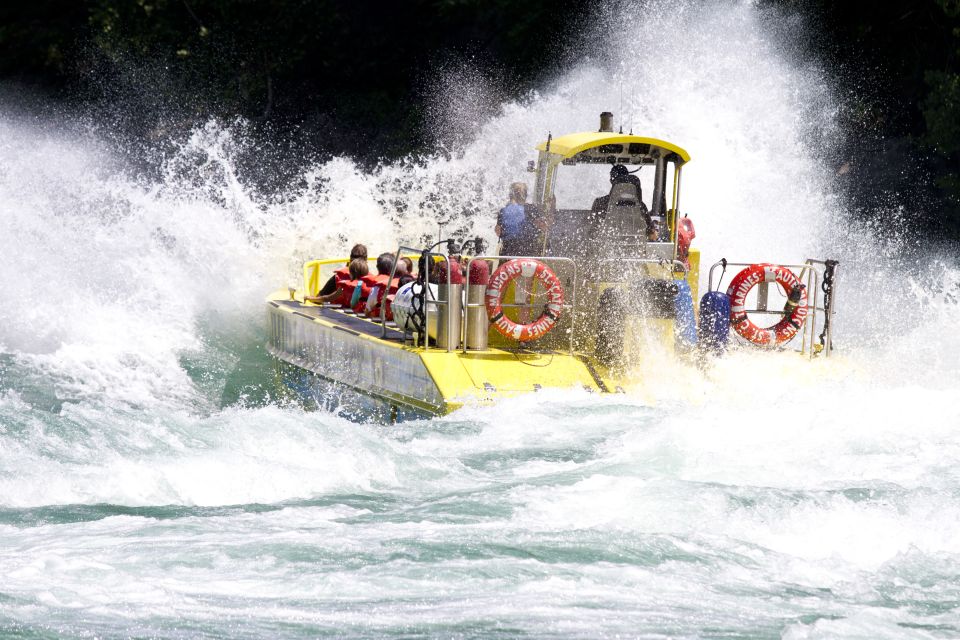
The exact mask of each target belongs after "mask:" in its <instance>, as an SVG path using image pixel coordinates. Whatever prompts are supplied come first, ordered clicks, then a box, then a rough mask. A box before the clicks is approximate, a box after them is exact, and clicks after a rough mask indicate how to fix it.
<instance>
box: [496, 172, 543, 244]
mask: <svg viewBox="0 0 960 640" xmlns="http://www.w3.org/2000/svg"><path fill="white" fill-rule="evenodd" d="M509 197H510V201H509V202H508V203H507V206H505V207H504V208H503V209H501V210H500V213H499V214H498V215H497V226H496V227H494V231H495V232H496V234H497V235H498V236H499V237H500V255H502V256H536V255H540V254H541V253H542V249H543V244H542V243H541V241H540V233H539V232H540V231H542V230H544V229H545V222H544V220H543V219H542V217H540V216H537V211H536V207H534V206H533V205H530V204H527V185H526V184H525V183H523V182H514V183H513V184H511V185H510V194H509Z"/></svg>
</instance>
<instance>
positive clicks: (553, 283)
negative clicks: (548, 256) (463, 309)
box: [484, 258, 563, 342]
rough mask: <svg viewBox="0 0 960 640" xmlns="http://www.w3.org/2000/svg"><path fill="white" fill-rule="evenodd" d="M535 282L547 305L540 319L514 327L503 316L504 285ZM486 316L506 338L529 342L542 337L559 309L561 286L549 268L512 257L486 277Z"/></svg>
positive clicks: (515, 324)
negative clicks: (542, 287) (517, 282)
mask: <svg viewBox="0 0 960 640" xmlns="http://www.w3.org/2000/svg"><path fill="white" fill-rule="evenodd" d="M520 277H524V278H533V279H535V280H539V281H540V283H541V284H542V285H543V286H544V288H545V289H546V295H547V304H546V305H545V306H544V308H543V313H541V314H540V317H539V318H537V319H536V320H534V321H533V322H530V323H528V324H517V323H516V322H514V321H513V320H511V319H510V318H508V317H507V316H506V315H504V313H503V295H504V293H505V292H506V290H507V284H509V283H510V282H512V281H514V280H516V279H517V278H520ZM484 305H485V306H486V308H487V317H488V318H490V322H492V323H493V326H494V327H496V329H497V331H499V332H500V334H501V335H503V336H504V337H506V338H510V339H512V340H519V341H520V342H529V341H531V340H536V339H538V338H542V337H543V336H545V335H546V334H547V333H549V332H550V330H551V329H553V327H554V326H556V324H557V320H558V319H559V318H560V313H561V311H562V310H563V286H562V285H561V284H560V278H558V277H557V274H555V273H554V272H553V269H551V268H550V267H548V266H547V265H546V264H544V263H543V262H541V261H539V260H534V259H533V258H514V259H513V260H507V261H506V262H504V263H503V264H502V265H500V267H499V268H498V269H497V270H496V271H494V272H493V275H491V276H490V282H489V283H488V285H487V291H486V294H485V296H484Z"/></svg>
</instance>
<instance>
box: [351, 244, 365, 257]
mask: <svg viewBox="0 0 960 640" xmlns="http://www.w3.org/2000/svg"><path fill="white" fill-rule="evenodd" d="M357 258H363V259H364V260H366V259H367V245H365V244H355V245H353V249H350V260H351V261H353V260H356V259H357Z"/></svg>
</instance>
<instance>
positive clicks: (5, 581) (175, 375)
mask: <svg viewBox="0 0 960 640" xmlns="http://www.w3.org/2000/svg"><path fill="white" fill-rule="evenodd" d="M666 7H667V5H662V4H657V3H650V4H647V5H644V9H643V10H642V11H639V10H638V11H636V12H635V14H633V15H619V16H617V17H616V20H615V21H614V22H612V23H603V24H606V25H609V24H615V25H616V27H617V28H616V29H615V30H614V31H612V32H613V33H616V34H617V35H616V36H614V37H612V38H611V41H610V46H609V47H607V48H606V53H604V52H595V54H594V55H593V56H591V57H589V58H583V57H581V58H580V59H578V60H577V61H576V62H575V63H572V64H570V65H569V66H568V67H567V68H565V69H563V70H561V71H560V72H559V73H558V74H557V76H556V79H555V80H554V81H553V82H551V83H549V84H547V85H545V86H543V87H542V88H541V89H540V90H539V91H538V92H537V93H535V94H532V95H528V96H523V97H522V98H517V99H516V100H514V101H509V102H505V103H498V106H497V107H496V108H495V109H493V110H492V111H491V110H490V109H486V110H480V109H478V108H477V107H476V106H475V105H476V104H478V103H482V102H484V100H481V99H478V96H480V97H481V98H482V96H483V95H484V92H485V91H486V92H488V93H489V94H490V95H494V94H496V91H495V87H491V88H485V87H483V86H482V84H481V85H478V86H473V87H470V90H469V91H467V90H464V91H462V92H458V91H456V90H455V89H456V87H454V89H452V90H449V91H447V92H446V93H445V94H444V96H443V100H442V102H443V103H444V104H443V107H442V108H443V109H444V110H445V111H444V112H445V113H446V114H448V115H447V117H445V118H440V117H438V119H437V121H438V122H443V123H444V127H447V128H449V129H451V131H447V132H446V133H447V134H448V135H447V138H446V139H448V140H457V141H459V142H458V143H457V145H456V146H454V147H450V148H447V149H446V150H445V151H444V152H443V153H438V154H436V155H430V156H425V157H422V158H416V159H413V158H411V159H408V160H406V161H402V162H397V163H387V164H383V165H381V166H379V167H377V168H376V169H374V170H371V171H364V170H362V169H361V168H359V167H358V165H357V164H356V163H354V162H353V161H351V160H350V159H348V158H335V159H332V160H330V161H326V162H320V163H315V164H312V165H310V166H307V167H306V168H305V169H304V170H303V172H302V174H301V175H299V176H298V178H297V179H296V180H295V181H293V182H292V183H291V184H290V185H289V186H287V187H284V188H282V189H281V190H280V191H278V192H265V191H263V190H262V189H261V188H258V187H256V186H254V184H255V183H254V182H253V181H251V180H249V179H247V178H245V177H244V175H243V172H242V171H241V170H239V169H238V167H239V166H240V165H241V162H240V161H239V159H240V158H241V157H246V155H245V154H247V155H248V154H251V153H256V149H253V148H251V144H252V143H251V142H250V141H249V139H248V138H247V136H246V133H245V131H246V127H247V126H248V125H245V124H243V123H218V122H207V123H201V124H198V125H197V126H196V127H195V128H194V129H192V130H191V131H190V132H189V133H188V134H186V135H184V136H182V137H180V138H177V139H175V140H170V141H169V143H170V146H171V147H172V148H173V151H170V152H167V153H166V154H165V155H163V156H162V158H161V160H160V161H158V162H157V163H156V167H155V171H153V172H152V173H143V172H141V171H140V170H139V169H138V168H136V167H134V166H133V165H132V164H131V163H130V162H129V159H128V158H127V157H126V156H125V153H124V150H123V149H118V148H117V147H116V145H114V144H113V143H111V142H109V138H108V137H106V136H104V135H102V132H101V131H99V130H98V129H97V128H96V127H89V126H87V125H85V124H84V123H82V122H77V121H75V120H72V119H71V118H68V117H63V118H62V119H60V120H54V121H38V120H36V119H32V118H23V117H18V116H15V115H13V114H2V115H0V224H2V228H0V289H2V291H3V296H4V297H3V303H2V305H0V634H2V635H7V636H15V637H16V636H25V637H58V636H64V635H66V636H80V637H100V638H121V637H159V638H194V637H223V638H254V637H317V636H336V637H505V638H514V637H520V636H524V637H543V638H553V637H560V636H564V637H583V638H597V637H645V638H662V637H739V638H767V637H769V638H778V637H783V638H790V639H800V638H871V639H875V638H951V637H957V636H958V635H960V586H958V585H960V471H958V469H960V466H958V461H960V435H958V426H960V336H958V334H957V333H956V332H955V331H954V329H953V327H954V324H955V323H956V319H957V313H958V306H957V305H958V296H960V268H958V265H957V262H956V259H955V256H952V255H950V254H948V253H946V252H944V251H941V250H939V249H937V248H933V249H931V250H929V251H926V252H924V253H919V252H918V251H916V250H915V248H912V247H911V246H910V243H909V242H903V241H901V239H898V238H889V237H885V236H883V235H882V234H881V233H880V232H879V231H878V230H877V228H875V227H872V226H871V225H869V224H866V223H863V222H860V221H858V220H856V219H851V218H850V216H849V215H848V213H847V212H848V211H849V210H850V207H849V206H848V205H847V203H845V202H844V200H843V197H842V195H841V193H840V191H839V189H838V188H837V183H836V180H837V177H836V175H835V169H836V167H835V164H833V163H832V160H831V158H832V157H833V154H835V153H837V151H836V149H837V147H836V144H837V142H836V141H837V140H838V139H839V138H840V137H842V136H843V132H842V131H841V130H840V129H839V127H838V125H837V114H838V110H839V109H840V106H841V103H840V99H839V98H838V97H837V95H836V89H835V87H836V86H838V84H840V83H842V78H841V79H838V78H831V77H830V76H829V74H828V73H827V72H826V71H825V70H824V69H822V68H821V67H820V66H819V65H818V64H817V62H816V61H815V60H811V59H810V58H808V57H805V56H804V55H803V53H802V50H799V49H798V48H797V47H796V46H795V45H796V40H795V38H796V35H795V33H793V32H794V31H795V30H797V29H799V30H801V31H802V29H804V28H805V25H804V24H803V23H802V20H800V19H799V18H797V17H796V16H792V15H788V14H783V13H777V12H774V11H772V10H770V9H763V8H759V7H757V6H756V5H755V4H754V3H750V2H746V3H722V4H712V5H709V6H700V5H698V4H694V3H686V4H681V5H679V7H680V8H681V9H682V10H681V11H672V10H670V11H668V10H666ZM654 33H662V34H672V37H674V38H675V39H676V41H677V42H682V43H683V46H682V47H671V49H670V54H669V55H666V54H662V55H653V54H652V53H651V49H650V47H649V44H648V43H649V41H650V40H649V37H650V34H654ZM621 93H622V94H623V95H624V96H625V97H624V98H623V105H622V106H621V105H620V101H621V97H620V96H621ZM604 110H613V111H617V112H618V118H622V119H623V120H624V126H625V128H632V129H633V130H634V131H635V132H637V133H641V132H642V133H643V134H645V135H650V136H651V137H657V138H662V139H666V140H671V141H675V142H676V143H677V144H680V145H681V146H683V147H684V148H685V149H687V150H688V151H689V152H690V153H691V156H692V158H693V160H692V162H690V163H689V165H687V167H686V168H685V169H684V178H683V195H682V200H681V209H682V211H683V212H685V213H688V214H689V215H690V216H691V217H692V218H694V220H695V221H696V224H697V240H696V241H695V244H696V245H698V246H700V248H701V249H702V251H703V261H704V263H705V264H709V263H712V262H714V261H716V260H719V259H720V258H721V257H727V258H729V259H731V260H737V259H743V260H744V261H775V262H795V261H799V260H802V259H803V258H806V257H819V258H827V257H829V258H836V259H839V260H840V261H841V274H842V275H841V280H840V283H839V286H838V300H837V305H838V306H837V308H838V316H837V319H836V342H837V345H838V349H837V353H836V354H835V357H833V358H831V359H830V360H822V359H821V360H818V361H816V362H813V363H811V362H806V361H803V360H801V359H799V358H797V357H796V356H795V355H793V354H790V353H781V354H762V355H758V354H755V353H751V352H738V353H733V354H731V355H730V357H728V358H725V359H723V360H721V361H719V362H717V363H716V364H715V365H714V366H713V367H712V368H711V369H710V370H709V371H708V372H706V373H702V372H700V371H695V370H689V369H687V368H685V367H682V366H675V367H668V368H665V369H664V372H663V375H662V377H661V379H659V380H657V381H655V383H654V384H652V385H651V388H650V389H649V390H647V391H645V392H644V393H643V394H639V393H638V394H636V395H632V394H628V395H617V396H594V395H590V394H587V393H585V392H573V393H571V392H568V391H558V390H549V391H545V392H541V393H538V394H536V395H531V396H526V397H520V398H515V399H511V400H507V401H504V402H502V403H499V404H497V405H496V406H493V407H485V408H467V409H463V410H461V411H458V412H456V413H455V414H453V415H451V416H447V417H444V418H440V419H436V420H430V421H423V422H412V423H407V424H403V425H399V426H389V427H388V426H378V425H359V424H355V423H352V422H348V421H346V420H344V419H342V418H340V417H338V416H337V415H336V414H334V413H330V412H304V411H302V410H301V409H299V408H297V407H295V406H289V405H287V404H285V403H284V402H282V401H281V400H280V399H278V398H276V397H274V395H273V391H272V382H273V381H272V372H271V369H270V363H269V359H268V358H267V356H266V355H265V354H264V352H263V349H262V343H263V341H264V329H263V326H262V323H263V308H262V305H263V303H262V300H263V297H264V295H265V294H266V293H268V292H269V291H271V290H275V289H277V288H282V287H284V286H287V285H289V284H295V283H296V282H297V279H298V278H299V269H300V265H301V263H302V261H303V260H304V259H306V258H308V257H315V256H321V255H327V254H330V253H332V252H333V253H336V252H344V251H345V250H346V249H348V248H349V246H350V244H352V243H353V242H355V241H358V240H363V241H365V242H366V244H367V245H368V246H370V247H371V248H372V250H374V251H381V250H388V249H391V248H393V247H394V246H395V245H396V244H397V243H399V242H404V243H414V244H416V243H418V242H419V241H420V240H422V239H423V238H425V237H434V236H435V235H436V234H437V233H438V225H439V224H443V228H444V229H445V231H451V230H457V231H462V232H463V233H464V234H466V235H470V236H472V235H483V236H485V237H487V238H488V239H492V229H491V226H492V219H493V212H494V211H496V209H497V208H498V207H499V206H500V205H501V201H502V200H503V197H504V187H505V185H507V184H509V183H510V182H512V181H514V180H516V179H523V178H524V177H525V175H526V174H524V173H523V171H524V167H525V165H526V162H527V160H530V159H533V157H534V155H533V152H532V149H533V147H534V146H535V144H537V143H538V142H540V141H542V140H543V139H544V138H545V137H546V135H547V134H548V133H553V134H554V135H556V134H558V133H562V132H569V131H579V130H589V129H591V128H593V127H594V126H595V123H596V116H597V114H598V113H599V112H601V111H604ZM451 114H452V115H451ZM618 124H619V123H618ZM417 212H423V215H418V213H417Z"/></svg>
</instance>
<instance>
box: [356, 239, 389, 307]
mask: <svg viewBox="0 0 960 640" xmlns="http://www.w3.org/2000/svg"><path fill="white" fill-rule="evenodd" d="M391 271H393V254H392V253H381V254H380V255H379V256H377V275H373V274H368V275H366V276H364V277H363V278H361V279H360V281H361V282H362V283H363V284H364V285H366V286H367V287H369V291H367V292H366V293H367V295H365V296H363V299H362V300H360V301H359V302H358V303H357V304H356V305H355V306H354V307H353V310H354V311H355V312H357V313H366V314H367V315H368V316H370V317H373V316H374V312H375V314H376V317H378V318H379V317H380V301H381V300H382V299H383V294H384V291H389V292H390V293H396V292H397V286H398V284H397V278H394V279H393V282H391V281H390V272H391Z"/></svg>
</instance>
